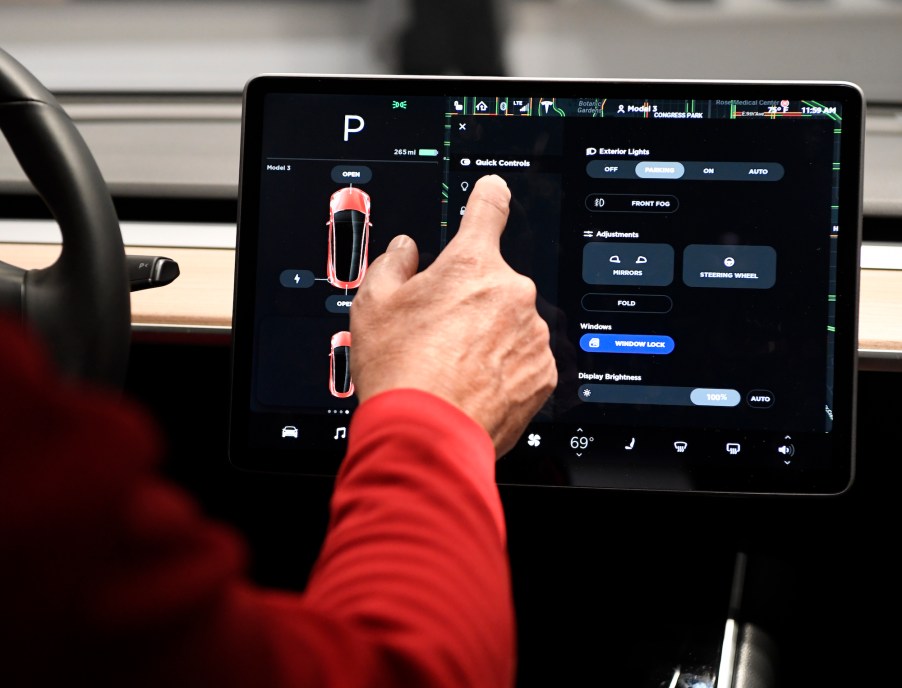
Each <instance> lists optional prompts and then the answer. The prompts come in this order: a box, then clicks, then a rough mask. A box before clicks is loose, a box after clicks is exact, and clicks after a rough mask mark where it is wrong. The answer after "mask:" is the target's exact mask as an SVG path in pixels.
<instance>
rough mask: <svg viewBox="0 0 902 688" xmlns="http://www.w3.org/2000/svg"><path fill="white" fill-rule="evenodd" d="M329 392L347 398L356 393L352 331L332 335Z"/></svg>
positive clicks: (334, 395) (340, 397)
mask: <svg viewBox="0 0 902 688" xmlns="http://www.w3.org/2000/svg"><path fill="white" fill-rule="evenodd" d="M329 392H330V393H331V394H332V396H333V397H338V398H339V399H346V398H347V397H349V396H351V395H352V394H353V393H354V383H353V382H351V333H350V332H347V331H342V332H336V333H335V334H333V335H332V346H331V348H330V350H329Z"/></svg>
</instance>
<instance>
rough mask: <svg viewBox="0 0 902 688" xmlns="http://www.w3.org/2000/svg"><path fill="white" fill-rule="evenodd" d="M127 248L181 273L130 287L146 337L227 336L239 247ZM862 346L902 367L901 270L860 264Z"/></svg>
mask: <svg viewBox="0 0 902 688" xmlns="http://www.w3.org/2000/svg"><path fill="white" fill-rule="evenodd" d="M126 252H127V253H129V254H145V255H163V256H166V257H168V258H172V259H173V260H175V261H176V262H177V263H178V264H179V270H180V275H179V277H178V278H177V279H176V280H175V281H174V282H173V283H172V284H169V285H167V286H165V287H160V288H156V289H146V290H143V291H138V292H133V293H132V323H133V325H134V328H135V332H136V334H137V335H139V336H142V337H143V338H148V337H151V336H152V335H154V334H155V335H157V336H159V337H166V336H178V335H181V336H191V337H192V338H197V337H200V338H204V337H211V338H213V339H217V338H218V339H220V340H221V339H222V338H223V337H226V338H227V337H228V336H229V334H230V331H231V326H232V298H233V288H234V279H235V251H234V250H233V249H217V248H160V247H147V246H128V247H126ZM58 255H59V247H58V246H57V245H48V244H11V243H7V244H0V260H3V261H5V262H8V263H11V264H13V265H18V266H19V267H22V268H26V269H31V268H39V267H44V266H46V265H50V264H51V263H53V261H55V260H56V258H57V257H58ZM858 351H859V359H860V363H861V367H862V369H892V370H902V270H877V269H870V268H865V269H862V270H861V289H860V295H859V333H858Z"/></svg>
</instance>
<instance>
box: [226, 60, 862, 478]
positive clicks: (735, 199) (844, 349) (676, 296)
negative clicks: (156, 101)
mask: <svg viewBox="0 0 902 688" xmlns="http://www.w3.org/2000/svg"><path fill="white" fill-rule="evenodd" d="M862 120H863V102H862V96H861V92H860V90H859V89H858V88H857V87H856V86H854V85H852V84H846V83H819V82H811V83H799V82H771V83H764V82H745V83H743V82H731V83H726V82H710V81H708V82H678V81H670V82H652V81H639V82H636V81H613V80H612V81H603V80H595V81H592V80H555V81H548V80H545V81H533V80H525V79H491V78H472V79H460V78H423V77H408V78H398V77H393V78H388V77H365V76H364V77H329V76H303V75H271V76H270V75H265V76H261V77H257V78H255V79H253V80H251V81H250V82H249V84H248V86H247V88H246V90H245V102H244V119H243V138H242V163H241V183H240V213H239V214H240V217H239V232H238V250H237V270H236V286H235V318H234V324H233V390H232V417H231V437H230V456H231V460H232V462H233V463H234V464H236V465H237V466H239V467H241V468H246V469H250V470H264V471H280V472H292V473H302V474H318V475H332V474H334V473H335V472H336V471H337V468H338V465H339V463H340V461H341V458H342V456H343V455H344V451H345V448H346V443H347V432H348V427H349V423H350V419H351V417H352V416H353V413H354V409H355V406H356V404H357V401H356V398H355V395H354V380H353V376H352V375H351V366H350V362H351V360H352V359H353V356H354V342H353V341H352V340H351V334H350V332H349V310H350V307H351V304H352V302H353V300H354V296H355V293H356V291H357V289H358V287H359V285H360V284H361V281H362V280H364V279H365V278H366V271H367V266H368V265H369V264H370V263H371V262H372V261H373V260H374V259H375V258H376V257H377V256H378V255H380V254H381V253H382V252H383V251H384V250H385V248H386V246H387V244H388V242H389V241H390V240H391V239H392V237H394V236H395V235H396V234H399V233H405V234H409V235H410V236H412V237H413V238H414V239H415V240H416V242H417V245H418V247H419V250H420V254H421V262H422V265H421V268H423V267H426V266H427V265H428V263H429V262H430V260H431V259H433V258H434V257H435V255H436V254H438V253H439V252H440V251H441V250H442V248H443V247H444V246H445V245H446V244H447V243H448V241H449V240H450V239H451V238H452V237H453V236H454V234H455V232H456V231H457V229H458V227H459V225H460V222H461V218H462V217H463V216H464V214H465V213H466V207H467V198H468V193H469V190H470V189H471V188H472V187H473V184H474V183H475V182H476V180H477V179H479V178H480V177H481V176H483V175H485V174H498V175H500V176H501V177H503V178H504V179H505V180H506V182H507V184H508V186H509V187H510V189H511V193H512V200H511V212H510V219H509V221H508V225H507V228H506V230H505V232H504V235H503V236H502V254H503V255H504V257H505V259H506V260H507V261H508V263H509V264H510V265H511V266H512V267H513V268H514V269H515V270H517V271H518V272H521V273H523V274H525V275H528V276H529V277H531V278H532V279H533V280H534V281H535V283H536V286H537V290H538V299H537V307H538V311H539V313H540V314H541V315H542V317H543V318H545V319H546V321H547V322H548V325H549V328H550V331H551V344H552V349H553V352H554V355H555V359H556V362H557V366H558V377H559V382H558V386H557V389H556V390H555V391H554V393H553V395H552V396H551V398H550V399H549V400H548V402H547V403H546V404H545V406H544V407H543V408H542V409H541V410H540V412H539V413H538V414H537V415H536V416H535V418H533V420H532V422H531V423H530V425H529V427H528V428H527V430H526V431H525V432H524V433H523V435H522V437H521V439H520V441H519V443H518V445H517V446H516V447H515V449H514V450H512V451H511V452H510V453H509V454H507V455H506V456H504V457H503V458H502V459H500V460H499V462H498V464H497V473H496V477H497V481H498V482H499V483H503V484H524V485H544V486H572V487H590V488H620V489H643V490H678V491H706V492H707V491H710V492H735V493H767V494H774V493H785V494H835V493H839V492H841V491H843V490H844V489H846V488H847V487H848V486H849V484H850V483H851V481H852V476H853V472H854V471H853V466H854V458H853V455H854V426H855V408H854V406H855V404H854V399H855V375H856V356H857V343H856V336H857V293H858V253H859V245H860V232H861V156H862V128H863V121H862ZM453 288H454V285H453V284H449V285H448V289H453Z"/></svg>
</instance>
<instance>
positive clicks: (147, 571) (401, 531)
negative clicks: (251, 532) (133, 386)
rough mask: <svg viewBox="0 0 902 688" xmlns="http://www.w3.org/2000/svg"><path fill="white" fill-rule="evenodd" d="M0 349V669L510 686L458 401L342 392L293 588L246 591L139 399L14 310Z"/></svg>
mask: <svg viewBox="0 0 902 688" xmlns="http://www.w3.org/2000/svg"><path fill="white" fill-rule="evenodd" d="M0 348H2V355H0V443H2V444H0V608H2V609H3V610H4V611H3V617H4V618H3V622H2V623H0V647H2V648H3V650H2V653H0V655H2V658H3V659H2V667H0V683H2V684H4V685H15V686H32V685H33V686H46V685H59V684H71V683H77V684H85V685H95V686H105V685H110V686H113V685H116V686H121V685H129V686H142V685H153V686H159V685H166V686H182V685H184V686H189V685H190V686H198V685H216V686H248V685H259V686H263V685H265V686H279V685H303V686H327V685H329V686H342V688H344V687H345V686H347V687H353V686H358V685H359V686H363V685H379V686H392V685H399V686H425V685H436V686H455V687H456V686H509V685H512V683H513V673H514V618H513V604H512V598H511V590H510V581H509V571H508V560H507V555H506V548H505V537H504V521H503V514H502V510H501V504H500V500H499V497H498V493H497V489H496V487H495V484H494V450H493V448H492V444H491V441H490V440H489V438H488V435H487V434H486V433H485V432H484V431H483V430H482V429H481V428H480V427H479V426H478V425H476V424H475V423H474V422H473V421H472V420H470V419H469V418H468V417H466V416H465V415H463V414H462V413H461V412H460V411H458V410H457V409H456V408H454V407H452V406H450V405H448V404H446V403H445V402H443V401H441V400H440V399H438V398H435V397H433V396H431V395H428V394H425V393H423V392H416V391H412V390H404V391H395V392H389V393H386V394H383V395H380V396H378V397H376V398H373V399H371V400H369V401H368V402H367V403H366V404H363V405H362V406H360V407H359V408H358V409H357V411H356V412H355V415H354V419H353V421H352V425H351V432H350V445H349V451H348V456H347V457H346V459H345V461H344V463H343V465H342V470H341V473H340V475H339V478H338V481H337V483H336V488H335V493H334V496H333V502H332V514H331V522H330V527H329V531H328V533H327V535H326V540H325V542H324V546H323V550H322V552H321V555H320V557H319V560H318V562H317V565H316V566H315V569H314V571H313V573H312V575H311V577H310V581H309V584H308V589H307V590H306V591H305V593H304V594H293V593H287V592H280V591H268V590H260V589H258V588H255V587H254V586H252V585H250V584H249V583H248V582H247V580H246V578H245V574H244V570H245V554H244V548H243V546H242V543H241V541H240V539H239V538H238V537H237V536H236V534H235V533H233V532H232V531H231V530H230V529H228V528H226V527H225V526H223V525H221V524H217V523H214V522H211V521H209V520H208V519H205V518H204V516H203V515H202V514H201V513H200V512H199V511H198V509H197V507H196V505H195V504H194V503H193V502H192V501H191V499H190V498H189V497H188V496H187V495H186V494H184V493H182V492H181V491H180V490H179V489H178V488H177V487H175V486H173V485H171V484H168V483H166V482H164V481H162V480H161V479H159V478H158V477H157V476H156V475H155V473H154V467H155V464H156V461H157V457H158V456H159V455H160V453H161V451H162V447H161V443H160V441H159V434H158V432H157V430H156V428H155V427H154V426H153V424H152V423H151V422H150V421H149V419H148V418H147V417H146V415H145V414H144V413H143V412H142V411H141V410H140V409H138V408H136V407H134V406H133V405H131V404H129V403H128V402H122V401H119V400H115V399H112V398H110V396H109V395H107V394H106V393H104V392H103V391H101V390H94V389H90V388H87V387H84V386H80V387H75V386H72V385H69V384H66V383H62V382H60V380H59V379H58V378H57V376H56V375H55V373H54V371H53V370H52V369H51V368H50V367H49V366H48V364H47V362H46V359H45V357H44V355H43V352H42V351H41V347H40V345H39V343H38V342H37V341H35V340H33V339H30V338H28V337H27V336H24V335H23V333H22V331H21V328H19V327H18V326H17V325H15V324H13V325H10V324H9V323H8V322H0ZM285 546H286V547H287V546H291V545H290V543H286V544H285Z"/></svg>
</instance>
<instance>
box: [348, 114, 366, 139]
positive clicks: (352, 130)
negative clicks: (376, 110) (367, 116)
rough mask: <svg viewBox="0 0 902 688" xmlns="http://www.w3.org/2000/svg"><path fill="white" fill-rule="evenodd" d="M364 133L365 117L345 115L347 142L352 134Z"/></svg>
mask: <svg viewBox="0 0 902 688" xmlns="http://www.w3.org/2000/svg"><path fill="white" fill-rule="evenodd" d="M361 131H363V117H361V116H360V115H345V141H347V140H348V137H349V136H350V135H351V134H356V133H358V132H361Z"/></svg>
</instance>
